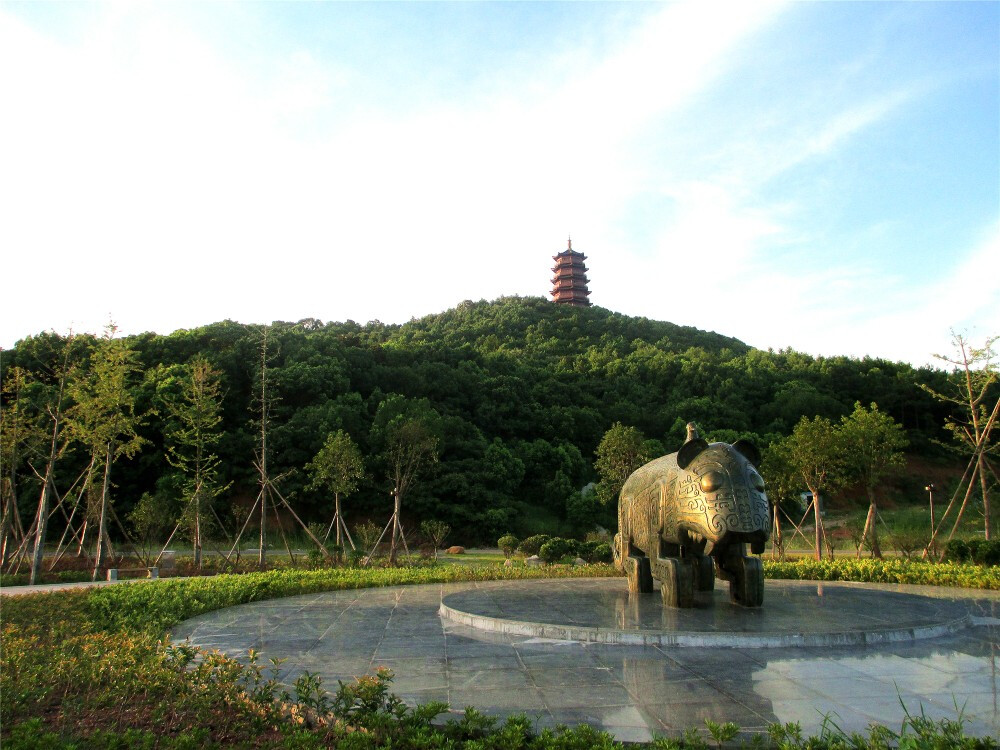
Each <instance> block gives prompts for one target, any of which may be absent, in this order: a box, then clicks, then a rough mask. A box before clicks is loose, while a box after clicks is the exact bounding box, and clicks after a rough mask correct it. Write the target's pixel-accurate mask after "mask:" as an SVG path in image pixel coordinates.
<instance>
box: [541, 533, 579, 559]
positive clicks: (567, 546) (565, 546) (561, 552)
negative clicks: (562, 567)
mask: <svg viewBox="0 0 1000 750" xmlns="http://www.w3.org/2000/svg"><path fill="white" fill-rule="evenodd" d="M574 546H575V545H574V543H573V542H572V541H571V540H569V539H560V538H559V537H555V538H554V539H549V540H548V541H547V542H546V543H545V544H543V545H542V547H541V549H540V550H539V551H538V556H539V557H540V558H542V559H543V560H544V561H545V562H547V563H549V564H550V565H551V564H552V563H556V562H559V561H560V560H562V559H563V558H564V557H566V556H567V555H571V554H573V549H574Z"/></svg>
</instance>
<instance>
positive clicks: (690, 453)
mask: <svg viewBox="0 0 1000 750" xmlns="http://www.w3.org/2000/svg"><path fill="white" fill-rule="evenodd" d="M707 447H708V441H707V440H705V438H700V437H696V438H692V439H691V440H688V441H687V442H686V443H684V445H682V446H681V449H680V450H679V451H677V465H678V466H679V467H680V468H682V469H686V468H687V467H688V466H690V465H691V462H692V461H694V459H695V458H696V457H697V455H698V454H699V453H701V452H702V451H703V450H705V449H706V448H707Z"/></svg>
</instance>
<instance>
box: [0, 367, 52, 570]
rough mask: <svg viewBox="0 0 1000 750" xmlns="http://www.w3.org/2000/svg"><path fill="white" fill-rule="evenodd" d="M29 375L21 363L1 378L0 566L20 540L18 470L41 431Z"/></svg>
mask: <svg viewBox="0 0 1000 750" xmlns="http://www.w3.org/2000/svg"><path fill="white" fill-rule="evenodd" d="M30 383H31V375H30V373H28V372H27V371H26V370H24V369H23V368H21V367H12V368H10V370H9V371H8V372H7V373H6V378H5V379H4V382H3V390H2V394H0V396H2V402H0V467H3V468H2V471H3V474H2V476H0V505H2V515H0V566H3V567H6V565H7V562H8V560H9V559H10V558H11V557H12V554H11V553H12V551H13V550H14V549H15V548H16V547H17V546H19V545H20V544H21V543H22V542H23V541H24V528H23V527H22V525H21V516H20V514H19V511H18V505H17V498H18V492H19V489H20V481H19V479H20V475H19V470H20V469H21V467H22V461H23V459H24V456H25V454H26V453H28V454H30V453H32V452H33V451H34V450H35V449H37V448H39V447H40V445H41V443H42V442H43V441H44V435H43V434H42V432H41V430H40V429H39V428H38V424H37V421H36V416H37V415H36V413H35V412H36V410H35V409H33V408H32V404H31V399H30V398H29V397H28V394H27V391H28V390H29V386H30Z"/></svg>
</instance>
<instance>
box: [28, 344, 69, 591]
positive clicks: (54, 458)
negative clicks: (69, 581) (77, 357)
mask: <svg viewBox="0 0 1000 750" xmlns="http://www.w3.org/2000/svg"><path fill="white" fill-rule="evenodd" d="M71 344H72V337H70V338H69V339H68V340H67V341H66V344H65V347H64V349H63V359H62V363H61V365H60V367H59V369H58V371H57V372H56V373H55V377H56V383H55V385H54V387H53V388H51V389H49V395H48V398H47V403H46V407H45V410H46V413H47V414H48V417H49V421H50V422H51V432H50V433H49V451H48V456H47V459H46V461H45V469H44V471H43V472H41V473H38V472H36V473H37V474H38V476H40V477H41V480H42V490H41V493H40V494H39V498H38V511H37V513H36V514H35V524H34V525H35V549H34V553H33V554H32V556H31V574H30V575H29V577H28V582H29V583H30V584H34V583H35V581H36V580H37V579H38V574H39V573H40V572H41V569H42V560H43V558H44V557H45V534H46V531H47V528H48V519H49V515H50V513H49V506H50V505H51V499H52V497H58V493H57V492H56V488H55V481H56V463H57V462H58V461H59V459H60V458H62V455H63V453H64V452H65V451H66V448H67V446H68V442H69V441H68V440H66V437H65V435H64V432H65V429H66V420H65V416H66V402H67V396H68V393H67V391H68V387H69V385H70V384H71V382H72V379H73V377H75V368H74V367H72V366H71V364H70V357H71V350H72V347H71Z"/></svg>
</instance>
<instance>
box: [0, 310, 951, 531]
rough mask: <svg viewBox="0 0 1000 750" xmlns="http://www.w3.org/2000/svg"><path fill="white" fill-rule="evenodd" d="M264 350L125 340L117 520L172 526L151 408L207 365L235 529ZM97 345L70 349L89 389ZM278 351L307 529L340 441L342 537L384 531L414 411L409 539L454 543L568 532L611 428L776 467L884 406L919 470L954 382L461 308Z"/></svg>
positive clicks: (292, 339) (43, 360) (56, 346)
mask: <svg viewBox="0 0 1000 750" xmlns="http://www.w3.org/2000/svg"><path fill="white" fill-rule="evenodd" d="M263 330H264V329H263V328H262V327H261V326H244V325H241V324H238V323H234V322H231V321H225V322H220V323H214V324H212V325H208V326H205V327H203V328H198V329H195V330H189V331H177V332H175V333H173V334H170V335H168V336H160V335H156V334H142V335H139V336H134V337H130V338H129V339H128V343H129V345H130V346H131V348H132V349H133V351H134V352H135V355H136V359H137V364H138V365H139V367H138V370H137V371H136V372H135V373H134V375H133V378H134V379H133V387H134V392H135V394H136V398H137V409H138V410H139V411H141V412H148V415H147V417H146V420H145V424H144V426H143V427H142V428H141V434H142V435H143V436H144V437H145V438H146V439H147V440H148V443H146V444H145V445H144V446H143V447H142V449H141V450H140V451H139V453H138V454H137V455H136V456H135V457H134V458H132V459H130V460H126V459H122V460H121V461H119V462H118V463H116V464H115V473H114V481H115V484H116V485H117V488H116V490H115V504H116V506H117V508H118V513H119V515H121V516H122V517H125V516H126V514H127V513H128V511H129V510H130V509H131V508H132V506H134V504H135V503H136V501H137V500H138V498H139V497H140V496H141V495H142V493H144V492H148V493H152V494H154V495H156V496H157V497H159V498H160V499H161V500H162V503H163V504H164V505H170V504H173V506H174V507H175V508H178V507H179V504H180V500H179V497H178V494H179V493H178V489H177V488H178V486H179V485H178V481H177V476H176V470H175V469H174V468H173V467H171V465H170V464H169V463H168V462H167V460H166V457H165V452H164V450H165V449H164V445H165V437H164V435H165V433H168V432H169V431H170V425H169V423H168V422H169V420H168V418H167V417H166V416H164V415H165V414H166V412H165V410H164V409H163V408H161V403H160V398H161V396H162V393H163V391H164V390H165V389H166V390H169V388H170V387H171V386H170V383H171V382H172V379H173V380H176V379H177V378H178V377H180V376H181V374H182V372H183V371H184V366H186V364H187V363H189V362H190V361H191V359H192V358H193V357H195V356H196V355H199V354H201V355H204V356H206V357H207V358H208V360H209V361H210V362H211V364H212V365H213V367H215V368H216V369H217V370H219V371H220V373H221V375H220V380H221V385H222V392H223V394H224V396H223V411H222V415H223V421H222V424H221V429H222V430H223V436H222V439H221V441H220V442H219V444H218V446H217V448H216V452H217V453H218V454H219V455H220V456H221V458H222V459H223V463H222V474H223V476H222V481H223V482H230V481H231V482H232V483H233V485H232V489H231V490H230V491H229V492H227V493H226V494H224V495H222V496H220V498H219V499H218V508H219V512H220V515H221V516H222V517H223V521H224V522H226V523H227V524H230V523H231V522H232V507H233V504H234V501H235V500H239V499H241V498H242V499H243V500H245V499H246V498H249V499H250V500H251V501H252V499H253V496H254V495H255V494H256V491H255V481H256V475H255V469H254V468H253V460H254V452H255V446H256V439H257V438H256V429H257V428H256V426H255V424H254V408H255V400H254V393H255V392H256V390H257V389H258V388H259V382H258V381H259V373H260V369H261V341H262V335H263ZM96 341H97V340H96V339H93V338H86V337H84V338H82V339H81V338H80V337H78V338H77V340H76V341H75V342H74V344H73V346H74V348H75V349H76V350H78V351H77V354H76V355H75V356H77V357H78V359H79V360H80V368H81V370H85V369H86V359H87V357H88V354H87V352H88V350H89V348H92V346H93V345H94V344H95V342H96ZM64 343H65V342H64V340H63V339H61V338H59V337H57V336H54V335H52V334H43V335H39V336H36V337H31V338H28V339H25V340H24V341H21V342H19V343H18V345H17V346H16V347H15V348H14V349H13V350H12V351H10V352H6V353H4V355H3V363H2V366H3V370H4V375H5V382H6V381H7V380H8V378H7V377H6V376H7V374H8V373H9V372H10V368H11V367H13V366H19V367H21V368H24V369H25V370H27V371H29V372H30V373H34V375H35V377H37V378H40V379H42V380H43V381H44V380H45V379H46V377H48V376H47V375H46V373H47V372H51V371H52V370H53V369H55V367H56V364H57V362H58V360H59V357H60V354H59V353H60V350H61V348H62V347H63V346H64ZM268 349H269V360H268V382H269V386H270V388H271V392H272V394H273V396H275V397H276V403H275V407H274V409H273V414H272V421H271V433H270V458H269V461H270V464H269V466H270V469H271V474H272V476H281V479H280V483H279V486H280V487H281V489H282V492H283V493H284V494H285V496H286V497H288V498H289V500H290V502H291V503H292V504H293V505H294V506H295V507H296V509H297V510H298V511H299V512H300V514H301V515H303V517H305V518H306V520H310V521H326V520H328V518H329V515H330V512H331V511H330V500H329V498H328V497H327V495H326V493H323V492H321V491H317V490H312V489H308V488H307V485H308V480H309V477H308V474H307V473H306V471H305V470H304V469H303V467H304V465H305V464H306V463H307V462H308V461H310V460H311V459H312V458H313V457H314V456H315V454H316V453H317V451H318V450H319V448H320V447H321V446H322V444H323V442H324V440H325V438H326V436H327V435H328V434H329V433H330V432H333V431H336V430H337V429H343V430H345V431H347V432H348V433H349V434H350V435H351V436H352V437H353V438H354V440H355V441H356V442H357V443H358V444H359V446H360V447H361V450H362V453H363V454H364V455H365V459H366V469H367V472H368V478H367V479H366V480H365V481H364V482H362V486H361V488H360V489H359V490H358V491H357V492H356V493H355V494H353V495H351V497H350V498H349V499H348V500H347V503H346V505H345V509H346V511H345V512H346V513H347V514H348V518H349V520H350V522H351V523H353V522H354V521H355V520H357V519H358V518H360V517H368V516H371V517H373V518H376V519H381V518H383V517H385V518H387V517H388V514H389V512H390V510H391V506H390V499H389V496H388V491H389V490H390V489H391V487H390V486H389V483H388V481H387V479H386V471H385V467H384V466H383V465H382V464H381V462H380V459H379V457H378V454H379V449H380V445H379V438H378V428H377V425H378V424H379V422H380V420H381V421H382V422H384V421H385V420H386V419H387V418H389V417H388V416H387V415H389V413H390V412H392V411H393V410H395V412H398V411H399V410H400V409H407V408H410V407H413V408H420V409H424V410H425V413H432V414H433V415H434V420H435V430H436V431H437V432H438V434H439V437H440V446H441V454H440V461H439V462H438V463H437V464H436V465H434V466H433V467H431V469H430V470H428V471H427V472H426V473H425V474H424V476H423V477H422V478H421V480H420V481H419V482H418V483H417V485H416V486H415V487H414V489H413V491H412V492H411V493H410V495H409V496H408V497H407V499H406V503H405V506H404V514H405V515H406V516H407V517H408V519H410V520H411V521H419V520H422V519H423V518H426V517H428V515H430V514H434V515H436V516H438V517H441V518H443V519H444V520H445V521H447V522H448V523H450V524H451V525H452V527H453V528H454V529H455V535H456V536H455V538H458V539H460V540H461V541H463V542H474V541H477V540H491V539H492V540H495V539H496V537H497V536H498V535H499V534H501V533H503V532H506V531H508V530H512V531H515V532H520V533H526V532H527V531H532V530H535V529H536V528H538V527H539V525H540V524H545V523H549V524H558V523H565V519H566V513H567V503H569V504H570V505H571V506H572V504H573V502H574V498H575V497H577V492H578V490H579V489H580V488H581V487H583V486H584V485H585V484H587V483H588V482H589V481H591V480H592V479H593V478H594V474H593V468H592V463H593V458H594V450H595V448H596V446H597V444H598V442H599V441H600V439H601V437H602V435H603V434H604V432H605V431H606V430H608V428H609V427H611V425H612V424H613V423H614V422H622V423H624V424H626V425H631V426H635V427H637V428H639V429H641V430H642V431H643V432H644V433H645V435H646V436H647V437H649V438H652V439H656V440H659V441H661V443H662V445H663V447H664V450H667V451H671V450H675V449H676V447H677V446H678V445H679V443H680V442H681V441H682V440H683V436H684V425H685V423H687V422H688V421H692V420H693V421H696V422H698V423H699V425H700V426H701V427H702V429H703V431H704V432H706V433H707V436H708V437H709V438H716V439H729V440H732V439H735V437H736V436H749V437H752V438H753V439H755V440H756V441H757V442H758V443H759V444H760V445H761V446H762V447H765V448H766V446H767V444H768V443H769V442H770V441H772V440H773V439H775V438H776V437H779V436H783V435H786V434H788V433H789V432H790V431H791V429H792V427H793V426H794V425H795V423H796V422H797V421H798V419H799V418H800V417H801V416H803V415H807V416H810V417H811V416H814V415H825V416H829V417H831V418H839V417H840V416H842V415H844V414H847V413H849V412H850V411H851V408H852V406H853V404H854V402H855V401H861V402H862V403H864V404H869V403H871V402H876V403H877V404H878V405H879V407H880V408H881V409H882V410H883V411H885V412H887V413H889V414H890V415H891V416H892V417H893V418H895V419H896V420H897V421H898V422H900V423H901V424H903V425H904V427H906V429H907V430H908V432H909V437H910V441H911V446H912V449H913V450H916V451H921V450H926V449H927V446H929V444H930V443H929V441H930V438H932V437H936V436H938V435H939V434H940V430H941V425H942V423H943V420H944V416H945V413H944V411H943V408H942V407H941V405H940V404H938V403H937V402H935V401H934V400H933V399H932V398H931V397H930V396H929V395H927V394H926V393H925V392H924V391H923V390H921V388H920V384H921V383H927V384H933V385H935V386H937V387H939V388H940V387H941V381H942V379H943V378H944V377H945V376H944V374H943V373H941V372H940V371H937V370H929V369H927V370H915V369H913V368H912V367H910V366H909V365H906V364H900V363H892V362H887V361H883V360H873V359H864V360H857V359H851V358H847V357H833V358H814V357H811V356H808V355H805V354H801V353H798V352H794V351H782V352H770V351H768V352H765V351H760V350H755V349H752V348H750V347H748V346H747V345H746V344H744V343H742V342H740V341H738V340H736V339H732V338H728V337H725V336H721V335H719V334H716V333H707V332H704V331H699V330H697V329H694V328H687V327H680V326H676V325H673V324H670V323H665V322H656V321H650V320H646V319H643V318H630V317H626V316H623V315H620V314H617V313H613V312H611V311H608V310H604V309H602V308H596V307H594V308H573V307H567V306H560V305H555V304H552V303H550V302H547V301H545V300H543V299H541V298H504V299H499V300H496V301H494V302H478V303H472V302H464V303H462V304H460V305H459V306H458V307H456V308H455V309H452V310H449V311H447V312H444V313H441V314H439V315H431V316H427V317H425V318H421V319H419V320H416V319H415V320H412V321H410V322H409V323H406V324H404V325H398V326H397V325H384V324H381V323H379V322H377V321H376V322H372V323H368V324H366V325H359V324H356V323H353V322H350V321H348V322H346V323H328V324H323V323H321V322H320V321H316V320H311V319H310V320H303V321H299V322H298V323H275V324H273V325H272V326H271V327H270V328H269V330H268ZM393 394H398V395H400V396H403V397H405V398H404V399H403V400H400V399H393V398H391V397H392V395H393ZM5 399H6V400H7V401H8V402H9V400H10V395H9V394H7V395H5ZM428 409H430V410H432V411H431V412H427V410H428ZM39 413H40V412H39ZM39 419H41V417H39ZM373 425H376V429H373ZM85 453H86V451H85V450H84V449H82V448H80V447H78V446H76V447H74V448H73V449H72V450H71V452H70V453H68V454H67V456H66V458H65V459H64V466H62V467H61V469H60V476H62V477H71V476H75V475H76V474H77V473H78V470H79V468H80V467H81V466H83V465H85V455H84V454H85ZM20 472H21V477H22V479H21V480H20V482H19V484H18V487H19V495H20V497H21V502H22V504H23V506H22V507H23V510H24V513H25V515H26V516H28V515H30V513H31V511H32V509H33V504H34V503H35V502H36V501H37V487H34V486H32V482H31V481H30V480H29V479H28V477H29V476H30V470H29V469H28V468H27V466H26V465H23V464H22V465H21V467H20ZM178 512H179V511H178ZM570 516H571V518H570V521H571V522H573V523H584V522H585V519H582V520H581V519H580V518H579V517H574V514H573V512H572V509H571V512H570ZM563 530H565V529H563Z"/></svg>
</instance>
